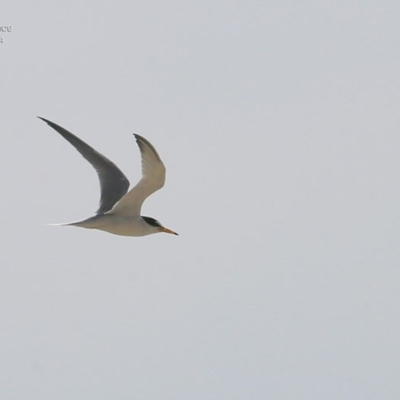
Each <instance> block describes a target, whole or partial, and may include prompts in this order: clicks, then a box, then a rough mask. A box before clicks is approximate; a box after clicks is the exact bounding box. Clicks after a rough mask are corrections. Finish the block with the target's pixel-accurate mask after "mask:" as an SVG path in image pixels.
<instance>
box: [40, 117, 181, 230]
mask: <svg viewBox="0 0 400 400" xmlns="http://www.w3.org/2000/svg"><path fill="white" fill-rule="evenodd" d="M38 118H40V119H41V120H42V121H44V122H46V123H47V124H48V125H50V126H51V127H52V128H53V129H55V130H56V131H57V132H58V133H59V134H60V135H61V136H62V137H63V138H64V139H66V140H67V141H68V142H69V143H71V144H72V146H74V147H75V149H76V150H77V151H78V152H79V153H80V154H81V155H82V156H83V158H85V159H86V160H87V161H88V162H89V163H90V164H91V165H92V166H93V168H94V169H95V170H96V172H97V175H98V177H99V181H100V192H101V195H100V205H99V209H98V210H97V211H96V215H94V216H93V217H90V218H87V219H85V220H83V221H78V222H71V223H66V224H60V225H64V226H78V227H81V228H88V229H98V230H101V231H105V232H109V233H113V234H115V235H122V236H146V235H151V234H153V233H159V232H165V233H171V234H173V235H178V234H177V233H176V232H174V231H171V230H170V229H168V228H165V227H164V226H162V225H161V224H160V223H159V222H158V221H157V220H156V219H154V218H151V217H145V216H142V215H140V210H141V208H142V204H143V202H144V201H145V200H146V199H147V197H149V196H150V195H151V194H153V193H154V192H156V191H157V190H159V189H161V188H162V187H163V186H164V183H165V166H164V164H163V162H162V161H161V158H160V156H159V155H158V153H157V151H156V149H155V148H154V147H153V145H152V144H151V143H150V142H149V141H148V140H147V139H145V138H144V137H142V136H140V135H137V134H134V136H135V138H136V142H137V144H138V146H139V150H140V153H141V158H142V179H141V180H140V181H139V182H138V183H137V185H136V186H135V187H133V188H132V189H131V190H130V191H129V192H128V189H129V181H128V179H127V178H126V176H125V175H124V174H123V172H122V171H121V170H120V169H119V168H118V167H117V166H116V165H115V164H114V163H113V162H112V161H110V160H109V159H108V158H106V157H105V156H103V155H102V154H100V153H99V152H97V151H96V150H95V149H93V148H92V147H90V146H89V145H88V144H86V143H85V142H84V141H83V140H81V139H79V138H78V137H77V136H75V135H73V134H72V133H71V132H69V131H67V130H66V129H64V128H62V127H61V126H59V125H57V124H55V123H54V122H51V121H49V120H47V119H45V118H42V117H38Z"/></svg>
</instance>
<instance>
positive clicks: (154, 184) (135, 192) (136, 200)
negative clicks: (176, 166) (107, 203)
mask: <svg viewBox="0 0 400 400" xmlns="http://www.w3.org/2000/svg"><path fill="white" fill-rule="evenodd" d="M135 138H136V141H137V144H138V146H139V149H140V153H141V155H142V179H141V180H140V181H139V183H138V184H137V185H136V186H135V187H134V188H133V189H131V190H130V191H129V192H128V193H127V194H126V195H125V196H124V197H123V198H122V199H121V200H120V201H119V202H118V203H117V204H116V205H115V206H114V208H113V209H112V210H111V213H112V214H118V215H123V216H136V215H140V209H141V208H142V204H143V202H144V201H145V200H146V199H147V197H149V196H150V195H151V194H153V193H154V192H156V191H157V190H159V189H161V188H162V187H163V186H164V183H165V166H164V164H163V162H162V161H161V158H160V156H159V155H158V153H157V151H156V149H155V148H154V147H153V146H152V144H151V143H150V142H149V141H148V140H146V139H145V138H144V137H142V136H139V135H136V134H135Z"/></svg>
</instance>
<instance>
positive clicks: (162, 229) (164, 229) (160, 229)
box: [158, 226, 178, 235]
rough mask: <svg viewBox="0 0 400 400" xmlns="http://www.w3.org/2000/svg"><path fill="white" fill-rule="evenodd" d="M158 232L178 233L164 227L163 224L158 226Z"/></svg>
mask: <svg viewBox="0 0 400 400" xmlns="http://www.w3.org/2000/svg"><path fill="white" fill-rule="evenodd" d="M158 229H159V231H160V232H165V233H170V234H171V235H178V234H177V233H176V232H174V231H171V229H168V228H164V227H163V226H162V227H160V228H158Z"/></svg>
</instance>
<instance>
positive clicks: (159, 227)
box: [142, 216, 178, 235]
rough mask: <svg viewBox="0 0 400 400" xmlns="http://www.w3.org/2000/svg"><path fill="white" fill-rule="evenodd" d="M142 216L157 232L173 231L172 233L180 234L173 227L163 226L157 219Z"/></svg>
mask: <svg viewBox="0 0 400 400" xmlns="http://www.w3.org/2000/svg"><path fill="white" fill-rule="evenodd" d="M142 218H143V219H144V220H145V222H146V223H147V224H149V225H150V226H152V227H154V228H155V229H156V230H157V232H165V233H171V234H172V235H178V234H177V233H176V232H174V231H171V229H168V228H165V227H164V226H162V225H161V224H160V223H159V222H158V221H157V220H156V219H154V218H151V217H143V216H142Z"/></svg>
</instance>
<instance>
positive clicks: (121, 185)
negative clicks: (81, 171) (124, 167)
mask: <svg viewBox="0 0 400 400" xmlns="http://www.w3.org/2000/svg"><path fill="white" fill-rule="evenodd" d="M38 118H40V119H41V120H43V121H44V122H46V123H47V124H48V125H50V126H51V127H52V128H53V129H55V130H56V131H57V132H58V133H59V134H60V135H61V136H62V137H63V138H64V139H66V140H68V142H69V143H71V144H72V146H74V147H75V149H76V150H78V151H79V153H81V155H82V156H83V157H84V158H85V159H86V160H87V161H89V162H90V164H92V166H93V168H94V169H95V170H96V172H97V175H98V177H99V181H100V191H101V196H100V205H99V209H98V210H97V211H96V213H97V214H103V213H105V212H107V211H109V210H111V209H112V208H113V206H114V204H115V203H117V202H118V200H120V199H121V198H122V197H123V196H124V195H125V193H126V192H127V191H128V188H129V181H128V179H127V178H126V176H125V175H124V174H123V172H122V171H121V170H120V169H119V168H118V167H117V166H116V165H115V164H114V163H113V162H112V161H110V160H109V159H108V158H106V157H104V156H103V155H102V154H100V153H99V152H97V151H96V150H95V149H93V148H92V147H90V146H89V145H88V144H86V143H85V142H84V141H83V140H81V139H79V138H78V137H76V136H75V135H73V134H72V133H71V132H69V131H67V130H66V129H64V128H62V127H61V126H59V125H57V124H55V123H54V122H51V121H49V120H47V119H44V118H41V117H38Z"/></svg>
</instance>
